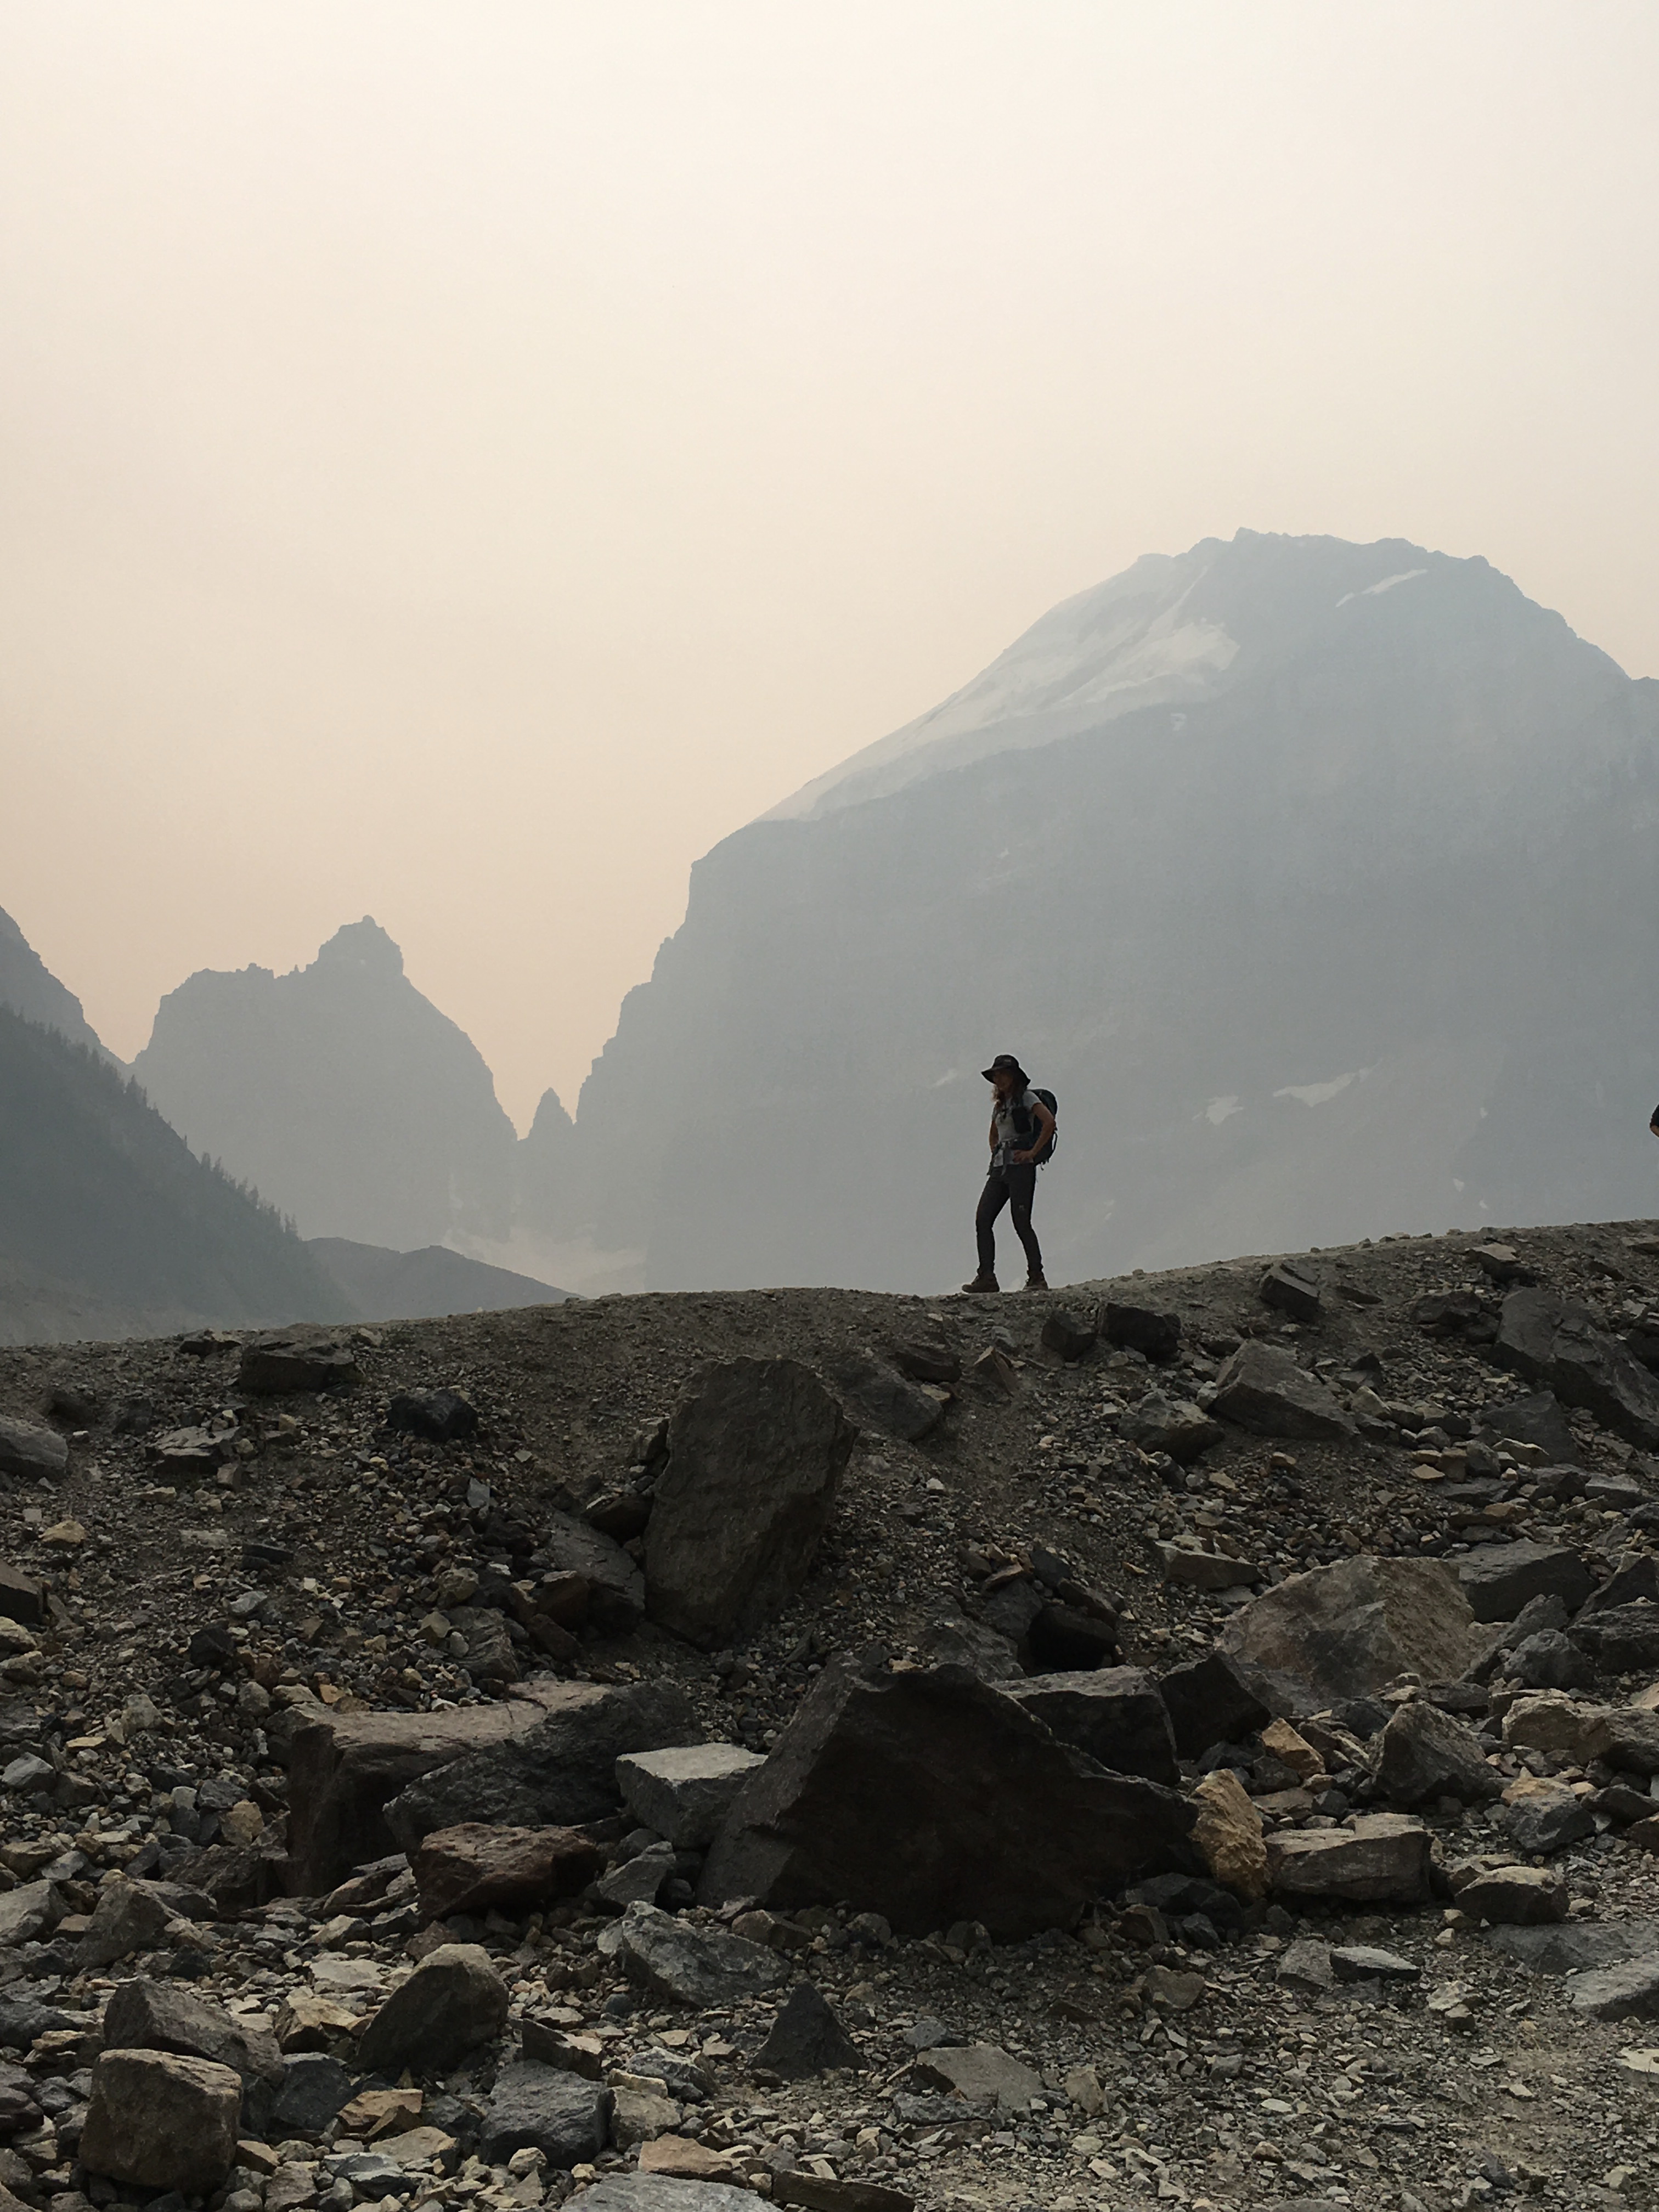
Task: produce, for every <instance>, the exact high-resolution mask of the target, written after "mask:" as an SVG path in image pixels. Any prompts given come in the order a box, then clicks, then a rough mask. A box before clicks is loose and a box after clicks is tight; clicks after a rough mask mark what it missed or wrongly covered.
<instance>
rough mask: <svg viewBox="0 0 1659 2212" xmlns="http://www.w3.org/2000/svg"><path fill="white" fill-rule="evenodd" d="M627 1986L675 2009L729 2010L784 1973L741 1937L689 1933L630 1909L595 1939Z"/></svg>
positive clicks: (680, 1924) (647, 1911)
mask: <svg viewBox="0 0 1659 2212" xmlns="http://www.w3.org/2000/svg"><path fill="white" fill-rule="evenodd" d="M599 1949H600V1951H601V1952H603V1953H604V1954H605V1955H606V1956H607V1957H610V1958H617V1959H620V1960H621V1961H622V1964H623V1971H624V1972H626V1974H627V1975H628V1978H629V1980H630V1981H633V1982H639V1983H642V1984H644V1986H645V1987H646V1988H647V1989H648V1990H654V1991H655V1993H656V1994H657V1995H658V1996H663V1997H666V1998H668V1999H669V2000H670V2001H671V2002H673V2003H675V2004H683V2005H691V2006H695V2007H696V2008H699V2009H703V2008H709V2007H713V2006H717V2005H732V2004H738V2003H740V2002H742V2000H743V1999H744V1997H751V1996H759V1995H760V1993H761V1992H762V1991H763V1990H769V1989H775V1988H776V1986H777V1985H778V1984H779V1983H780V1982H782V1981H785V1980H787V1978H788V1973H789V1969H788V1967H787V1966H786V1964H785V1963H784V1961H783V1960H782V1959H781V1957H780V1956H779V1955H778V1954H777V1953H776V1952H775V1951H771V1950H769V1949H767V1948H766V1947H765V1946H764V1945H763V1944H761V1943H751V1942H749V1940H748V1938H747V1937H746V1936H732V1935H727V1934H726V1933H725V1931H724V1930H721V1929H710V1928H698V1927H695V1926H694V1925H693V1924H692V1923H690V1921H688V1920H684V1919H681V1918H678V1917H677V1916H676V1915H674V1914H673V1913H671V1912H663V1911H659V1909H658V1908H657V1906H655V1905H629V1907H628V1910H627V1911H625V1912H624V1913H623V1917H622V1918H621V1919H620V1920H618V1921H616V1922H613V1923H612V1924H611V1926H610V1927H609V1928H607V1929H605V1930H604V1931H603V1933H602V1934H601V1935H600V1936H599Z"/></svg>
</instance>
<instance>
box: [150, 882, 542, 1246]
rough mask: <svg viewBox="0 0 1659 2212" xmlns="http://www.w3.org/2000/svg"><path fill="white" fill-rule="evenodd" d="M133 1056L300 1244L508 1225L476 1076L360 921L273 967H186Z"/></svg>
mask: <svg viewBox="0 0 1659 2212" xmlns="http://www.w3.org/2000/svg"><path fill="white" fill-rule="evenodd" d="M133 1065H134V1069H135V1072H136V1073H137V1075H138V1076H139V1077H140V1079H141V1080H142V1081H143V1084H144V1085H145V1088H146V1089H147V1090H148V1091H149V1095H150V1097H152V1099H153V1100H154V1101H155V1104H156V1105H157V1106H158V1107H159V1108H160V1109H161V1112H162V1113H164V1114H165V1115H167V1119H168V1120H169V1121H171V1122H172V1123H173V1126H174V1127H175V1128H178V1129H179V1130H182V1131H183V1132H185V1134H186V1135H187V1136H188V1138H189V1140H190V1142H191V1144H192V1145H194V1146H197V1148H198V1149H204V1150H205V1151H207V1152H210V1153H211V1154H212V1155H213V1156H214V1157H215V1158H222V1160H223V1161H224V1163H225V1164H226V1166H227V1168H228V1170H230V1171H231V1172H232V1173H233V1174H234V1175H237V1176H242V1177H245V1178H246V1179H247V1180H248V1181H250V1182H254V1183H256V1184H257V1185H258V1188H259V1189H260V1190H261V1191H262V1192H264V1193H265V1194H267V1195H268V1196H269V1197H270V1198H271V1199H272V1200H274V1201H275V1203H276V1204H277V1205H278V1206H281V1207H282V1208H283V1212H286V1213H289V1214H291V1215H292V1216H293V1218H295V1221H296V1222H297V1223H298V1225H299V1226H300V1229H301V1233H302V1234H303V1235H304V1236H307V1237H344V1238H346V1239H348V1240H350V1241H352V1242H356V1243H364V1244H375V1245H380V1246H384V1247H390V1248H392V1249H397V1250H408V1249H410V1248H415V1247H424V1246H426V1245H428V1244H439V1243H443V1242H444V1241H445V1239H446V1238H447V1237H450V1236H452V1235H453V1234H455V1233H458V1232H464V1233H471V1234H473V1235H477V1236H480V1237H501V1236H505V1235H506V1233H507V1229H508V1227H509V1225H510V1219H511V1214H512V1206H513V1175H514V1164H515V1155H516V1150H517V1138H516V1136H515V1134H514V1133H513V1125H512V1123H511V1122H510V1121H508V1119H507V1115H505V1114H504V1113H503V1112H502V1110H501V1106H500V1105H499V1103H497V1101H496V1097H495V1084H494V1082H493V1080H492V1079H491V1076H490V1073H489V1068H488V1067H487V1066H485V1065H484V1062H483V1059H482V1057H481V1056H480V1054H479V1053H478V1052H477V1048H476V1047H475V1046H474V1045H473V1044H472V1043H471V1041H470V1039H469V1038H468V1037H467V1036H465V1033H464V1032H463V1031H462V1030H460V1029H459V1028H458V1027H457V1026H456V1024H454V1023H453V1021H451V1020H450V1019H449V1018H448V1017H447V1015H445V1014H442V1013H441V1012H439V1011H438V1009H437V1007H436V1006H434V1005H433V1004H432V1003H431V1001H430V1000H428V999H425V998H423V997H422V995H421V994H420V992H418V991H417V990H416V988H415V986H414V985H413V984H412V983H411V982H410V980H409V978H408V977H407V976H406V975H404V963H403V955H402V953H401V952H399V951H398V947H397V946H396V945H394V944H393V943H392V939H391V938H390V937H388V936H387V935H386V932H385V931H384V930H383V929H381V928H380V927H379V925H378V924H377V923H376V922H374V921H372V920H370V919H368V918H367V917H366V918H365V919H364V920H363V921H358V922H352V923H349V924H348V926H347V927H344V928H343V929H340V930H338V931H337V932H336V933H335V934H334V936H332V937H331V939H329V941H328V942H327V944H326V945H324V946H323V947H322V949H321V951H319V953H318V955H317V957H316V959H315V960H314V961H313V962H312V963H311V965H310V966H309V967H307V968H296V969H294V970H293V971H292V972H291V973H290V974H289V975H273V974H272V973H271V971H270V969H266V968H253V967H250V968H244V969H239V970H237V971H236V972H235V973H234V974H226V973H223V972H221V971H217V970H214V969H202V970H201V971H199V972H198V973H197V974H196V975H192V976H191V977H190V978H189V980H188V981H186V982H184V983H181V984H180V985H179V987H178V989H177V990H175V991H173V992H170V993H169V994H167V997H166V998H165V999H163V1000H162V1001H161V1006H160V1008H159V1009H158V1011H157V1012H156V1016H155V1026H154V1028H153V1030H151V1033H150V1039H149V1043H148V1044H147V1045H146V1046H145V1048H144V1049H143V1052H141V1053H140V1054H139V1055H138V1057H137V1060H136V1061H135V1062H134V1063H133Z"/></svg>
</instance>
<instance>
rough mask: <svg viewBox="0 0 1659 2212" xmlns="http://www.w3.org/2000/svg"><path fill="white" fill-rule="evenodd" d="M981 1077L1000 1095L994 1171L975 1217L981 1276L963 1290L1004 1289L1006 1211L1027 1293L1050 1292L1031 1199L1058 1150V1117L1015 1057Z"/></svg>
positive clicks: (994, 1118) (995, 1105)
mask: <svg viewBox="0 0 1659 2212" xmlns="http://www.w3.org/2000/svg"><path fill="white" fill-rule="evenodd" d="M980 1073H981V1074H982V1075H983V1076H984V1078H985V1080H986V1081H987V1083H988V1084H989V1085H991V1087H992V1089H993V1091H994V1093H995V1097H994V1099H993V1102H992V1106H991V1171H990V1173H989V1175H987V1177H986V1178H985V1188H984V1190H983V1191H982V1192H981V1194H980V1201H979V1211H978V1212H976V1213H975V1216H974V1232H975V1236H976V1237H978V1239H979V1273H977V1274H976V1275H975V1277H974V1279H973V1281H972V1282H971V1283H964V1284H963V1286H962V1287H963V1290H964V1291H994V1290H999V1289H1000V1287H1001V1285H1000V1284H999V1283H998V1281H997V1247H996V1218H997V1216H998V1214H1000V1212H1001V1211H1002V1209H1003V1207H1004V1206H1006V1207H1007V1208H1008V1210H1009V1212H1010V1213H1011V1214H1012V1217H1013V1224H1014V1234H1015V1236H1016V1237H1018V1239H1019V1241H1020V1243H1022V1244H1023V1245H1024V1247H1025V1266H1026V1269H1027V1274H1026V1280H1025V1287H1026V1289H1027V1290H1028V1291H1046V1290H1047V1289H1048V1284H1047V1283H1046V1282H1045V1281H1044V1280H1043V1275H1042V1248H1041V1246H1040V1245H1039V1244H1038V1243H1037V1240H1036V1230H1034V1229H1033V1228H1032V1226H1031V1200H1032V1199H1033V1197H1034V1196H1035V1195H1036V1174H1037V1168H1038V1166H1039V1165H1040V1164H1041V1163H1042V1161H1043V1160H1046V1159H1047V1158H1048V1155H1049V1153H1050V1152H1052V1151H1053V1149H1054V1114H1053V1112H1052V1110H1051V1109H1050V1108H1049V1107H1048V1104H1047V1103H1046V1102H1045V1101H1044V1100H1043V1099H1042V1098H1041V1097H1039V1096H1038V1095H1037V1093H1036V1091H1033V1090H1032V1088H1031V1083H1030V1077H1029V1076H1028V1075H1027V1074H1026V1073H1025V1070H1024V1068H1023V1067H1022V1066H1020V1064H1019V1062H1018V1060H1016V1059H1015V1058H1014V1055H1013V1054H1012V1053H1011V1052H1000V1053H999V1054H997V1056H996V1058H995V1059H994V1060H993V1061H992V1062H991V1065H990V1066H988V1067H987V1068H981V1071H980Z"/></svg>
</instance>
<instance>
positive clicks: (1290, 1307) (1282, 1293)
mask: <svg viewBox="0 0 1659 2212" xmlns="http://www.w3.org/2000/svg"><path fill="white" fill-rule="evenodd" d="M1257 1295H1258V1297H1260V1298H1261V1303H1262V1304H1263V1305H1264V1306H1271V1307H1272V1308H1273V1310H1274V1312H1276V1313H1282V1314H1288V1315H1289V1316H1290V1317H1291V1320H1292V1321H1300V1322H1315V1321H1317V1320H1318V1319H1319V1316H1320V1313H1321V1310H1322V1304H1321V1299H1320V1294H1319V1285H1318V1284H1317V1283H1316V1281H1315V1280H1314V1279H1313V1277H1312V1276H1311V1275H1307V1274H1304V1273H1303V1271H1302V1270H1301V1268H1300V1267H1297V1266H1296V1264H1295V1263H1294V1261H1290V1260H1279V1261H1275V1262H1274V1263H1273V1266H1272V1267H1269V1268H1268V1270H1267V1273H1266V1274H1265V1275H1264V1276H1263V1277H1262V1278H1261V1284H1260V1285H1259V1287H1258V1291H1257Z"/></svg>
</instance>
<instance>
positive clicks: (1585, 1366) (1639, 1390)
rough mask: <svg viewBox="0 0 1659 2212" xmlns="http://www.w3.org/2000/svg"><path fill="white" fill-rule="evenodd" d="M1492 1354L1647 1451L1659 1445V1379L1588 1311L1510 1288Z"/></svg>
mask: <svg viewBox="0 0 1659 2212" xmlns="http://www.w3.org/2000/svg"><path fill="white" fill-rule="evenodd" d="M1492 1350H1493V1353H1494V1355H1495V1357H1496V1358H1497V1359H1498V1363H1499V1364H1500V1365H1502V1366H1505V1367H1509V1368H1511V1369H1513V1370H1514V1371H1515V1372H1516V1374H1518V1375H1523V1376H1525V1377H1526V1378H1527V1380H1528V1382H1529V1383H1534V1385H1536V1386H1537V1387H1539V1388H1540V1389H1547V1390H1553V1392H1554V1393H1555V1395H1556V1396H1557V1397H1558V1398H1559V1400H1560V1401H1561V1403H1562V1404H1563V1405H1564V1406H1580V1407H1583V1408H1584V1409H1585V1410H1586V1411H1587V1412H1589V1413H1594V1414H1595V1418H1596V1419H1597V1420H1598V1421H1600V1422H1601V1425H1602V1427H1603V1428H1607V1429H1611V1430H1612V1431H1613V1434H1614V1435H1615V1436H1620V1437H1625V1438H1626V1441H1627V1442H1628V1443H1633V1444H1637V1445H1639V1446H1640V1447H1642V1449H1644V1450H1648V1451H1651V1450H1653V1449H1655V1447H1656V1446H1659V1380H1656V1378H1655V1377H1654V1376H1652V1375H1650V1373H1649V1371H1648V1370H1647V1369H1646V1368H1645V1367H1644V1366H1643V1364H1641V1362H1640V1360H1638V1358H1636V1357H1635V1356H1634V1354H1633V1353H1632V1352H1630V1350H1629V1349H1628V1348H1627V1347H1626V1346H1625V1345H1623V1344H1621V1343H1620V1340H1619V1339H1618V1338H1617V1337H1616V1336H1612V1335H1610V1334H1608V1333H1607V1330H1606V1329H1604V1328H1601V1327H1600V1325H1599V1324H1598V1323H1597V1322H1596V1319H1595V1316H1594V1315H1593V1314H1592V1313H1591V1312H1590V1311H1589V1308H1588V1307H1586V1306H1582V1305H1576V1304H1573V1303H1572V1302H1571V1300H1569V1299H1566V1298H1562V1297H1557V1296H1556V1295H1555V1293H1554V1292H1553V1291H1546V1290H1519V1291H1510V1295H1509V1296H1508V1297H1506V1298H1505V1299H1504V1313H1503V1319H1502V1321H1501V1322H1500V1323H1499V1326H1498V1340H1497V1342H1496V1344H1495V1345H1494V1346H1493V1347H1492Z"/></svg>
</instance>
